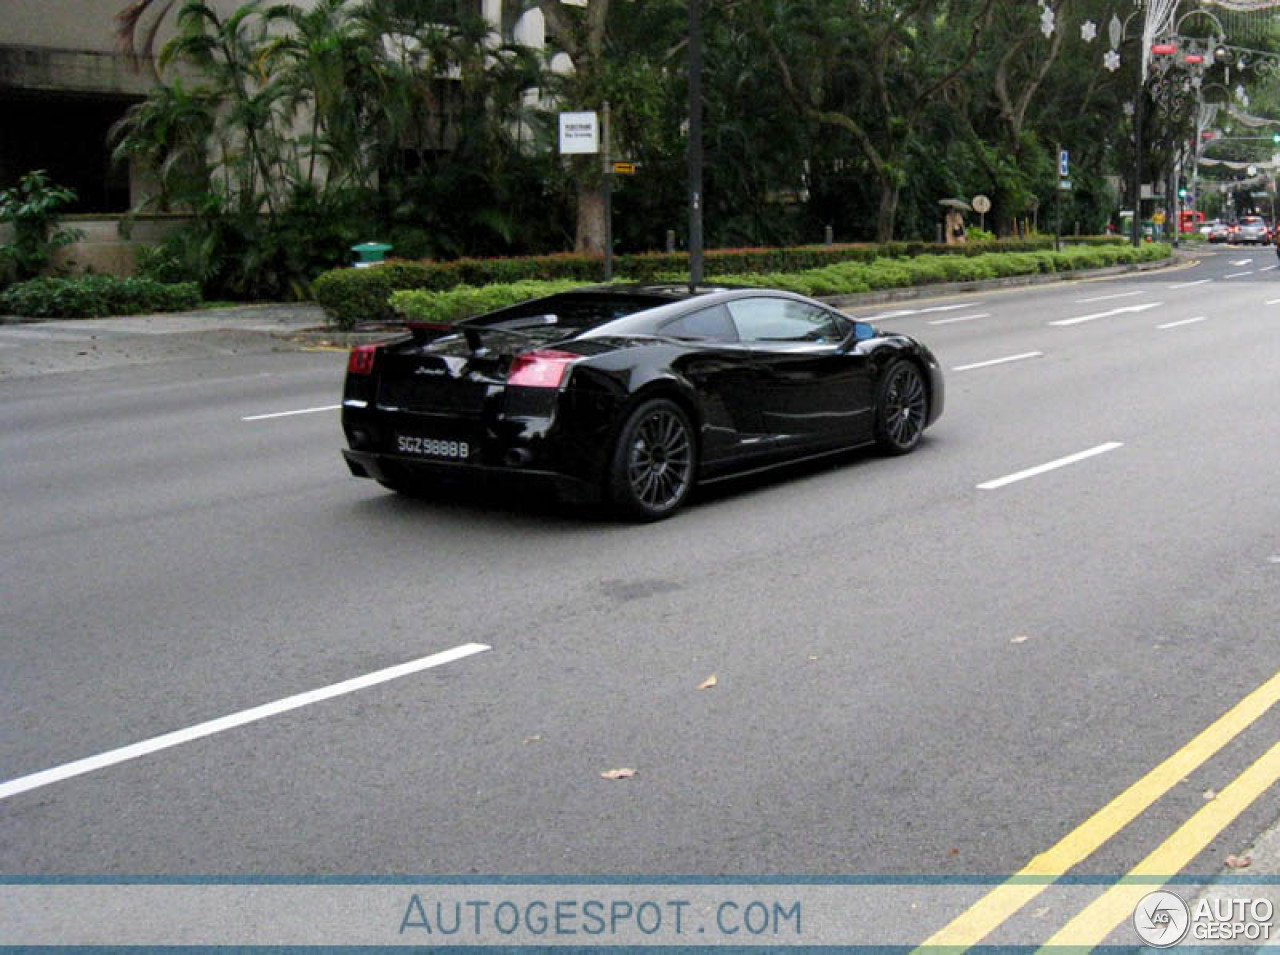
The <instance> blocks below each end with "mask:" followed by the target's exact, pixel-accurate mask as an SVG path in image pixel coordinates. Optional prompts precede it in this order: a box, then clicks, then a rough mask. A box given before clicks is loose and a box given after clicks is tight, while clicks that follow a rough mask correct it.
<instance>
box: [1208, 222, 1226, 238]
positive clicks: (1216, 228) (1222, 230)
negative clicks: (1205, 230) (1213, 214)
mask: <svg viewBox="0 0 1280 955" xmlns="http://www.w3.org/2000/svg"><path fill="white" fill-rule="evenodd" d="M1230 238H1231V226H1229V225H1227V224H1226V223H1225V222H1215V223H1214V224H1213V225H1212V226H1211V227H1210V229H1209V241H1210V242H1227V241H1229V240H1230Z"/></svg>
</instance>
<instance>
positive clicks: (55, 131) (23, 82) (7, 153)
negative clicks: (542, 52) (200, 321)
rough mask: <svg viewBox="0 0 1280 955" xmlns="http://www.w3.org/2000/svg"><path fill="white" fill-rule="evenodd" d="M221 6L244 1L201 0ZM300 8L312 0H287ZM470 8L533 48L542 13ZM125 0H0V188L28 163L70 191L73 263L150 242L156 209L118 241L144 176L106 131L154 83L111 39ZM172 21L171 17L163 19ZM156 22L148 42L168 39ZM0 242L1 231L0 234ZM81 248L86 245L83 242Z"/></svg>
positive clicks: (122, 256)
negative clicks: (80, 234)
mask: <svg viewBox="0 0 1280 955" xmlns="http://www.w3.org/2000/svg"><path fill="white" fill-rule="evenodd" d="M205 2H206V3H207V4H208V5H209V6H211V7H213V8H214V9H215V10H217V11H218V12H219V13H220V14H223V15H225V14H229V13H231V12H232V11H234V10H235V9H237V8H238V7H239V6H240V5H241V3H242V2H243V0H205ZM295 2H296V3H297V4H298V5H299V6H304V7H305V6H308V5H309V4H310V3H311V2H313V0H295ZM455 2H456V3H457V6H458V7H459V8H461V9H462V10H465V11H467V12H474V13H479V14H481V15H483V16H484V18H485V19H486V20H487V21H488V22H489V23H490V24H491V25H492V26H493V29H494V34H495V36H500V37H502V38H503V39H504V40H507V41H512V40H514V41H515V42H519V43H524V44H528V45H534V46H539V47H540V46H542V45H543V42H544V30H543V22H542V15H541V14H540V13H539V12H538V11H537V10H533V11H531V12H528V13H525V14H523V15H520V14H519V11H518V9H517V6H516V5H515V4H514V3H512V2H511V0H455ZM127 5H128V0H0V117H3V124H2V125H0V189H3V188H7V187H9V186H12V185H14V184H15V183H16V182H17V180H18V178H19V177H20V176H21V175H23V174H24V173H26V172H29V171H30V170H33V169H44V170H47V171H48V172H49V174H50V176H51V177H52V179H53V180H54V181H55V182H57V183H58V184H60V185H65V186H71V187H72V188H74V189H75V190H76V193H77V195H78V197H79V198H78V201H77V203H76V205H75V206H74V207H73V208H72V210H71V211H72V212H73V213H75V214H76V221H75V222H74V223H73V224H74V225H76V226H77V227H79V228H81V229H83V230H85V231H86V232H88V233H89V240H88V242H87V244H86V243H82V244H81V246H80V248H78V249H75V250H73V252H72V256H73V257H74V258H75V259H76V262H77V264H79V265H86V264H88V265H93V266H94V267H97V268H100V269H103V270H109V271H116V272H119V271H124V270H127V268H128V267H129V265H130V263H131V252H130V250H129V248H128V246H129V245H130V244H131V243H132V242H137V241H139V240H141V241H154V239H155V237H156V236H157V235H159V234H160V233H161V232H162V231H163V229H164V227H165V225H166V220H165V219H164V218H163V217H148V218H144V219H142V220H139V221H138V222H137V223H136V226H137V229H138V231H137V232H136V233H135V234H134V235H132V236H131V242H125V241H124V240H123V239H122V238H121V237H120V236H119V234H118V231H117V229H116V225H117V224H118V219H119V216H121V215H122V214H123V213H125V212H127V211H128V210H129V209H131V208H133V207H134V206H135V205H136V204H137V203H138V202H139V201H140V200H141V199H143V198H145V196H146V195H147V192H148V188H149V187H148V181H147V178H146V176H145V175H144V174H143V173H142V172H141V171H139V170H131V169H128V168H121V167H120V166H118V165H116V164H113V163H112V161H111V148H110V145H109V143H108V131H109V130H110V128H111V126H112V125H113V124H114V123H116V122H117V121H119V120H120V118H121V117H122V116H123V115H124V113H125V111H126V110H127V109H128V108H129V107H130V106H131V105H132V104H134V103H137V102H139V101H140V100H142V99H143V98H144V97H145V96H146V94H147V91H148V90H149V89H150V88H151V86H152V85H153V83H154V77H153V74H152V72H151V69H150V68H149V67H148V66H145V65H144V66H142V67H141V68H136V67H135V66H134V65H132V64H130V63H129V62H128V60H127V58H126V57H125V55H124V54H123V52H122V51H121V50H120V48H119V46H118V44H117V41H116V28H117V19H116V18H117V16H118V15H119V13H120V12H121V10H122V9H124V8H125V7H126V6H127ZM170 19H172V17H170ZM172 35H173V29H172V24H171V23H166V24H164V25H163V27H162V29H161V31H160V33H159V35H158V38H157V44H156V48H157V49H160V48H162V47H163V45H164V43H165V41H166V40H167V39H169V38H170V37H172ZM0 241H4V237H3V236H0ZM87 246H92V247H93V248H89V247H87Z"/></svg>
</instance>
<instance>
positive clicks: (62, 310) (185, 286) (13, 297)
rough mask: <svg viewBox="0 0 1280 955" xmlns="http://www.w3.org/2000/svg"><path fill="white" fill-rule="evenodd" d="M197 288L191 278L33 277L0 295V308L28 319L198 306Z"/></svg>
mask: <svg viewBox="0 0 1280 955" xmlns="http://www.w3.org/2000/svg"><path fill="white" fill-rule="evenodd" d="M199 304H200V289H199V287H198V286H197V285H195V284H194V283H191V282H186V283H182V284H179V285H166V284H164V283H161V282H155V281H152V280H151V279H139V278H132V279H121V278H116V277H115V276H111V275H81V276H77V277H75V278H48V277H46V278H36V279H31V280H29V281H26V282H20V283H18V284H16V285H13V286H10V287H9V288H8V289H7V290H5V291H4V292H3V293H0V312H3V313H5V314H11V315H24V316H27V317H29V318H101V317H103V316H107V315H137V314H149V313H151V312H175V311H184V310H186V309H192V308H196V307H197V306H198V305H199Z"/></svg>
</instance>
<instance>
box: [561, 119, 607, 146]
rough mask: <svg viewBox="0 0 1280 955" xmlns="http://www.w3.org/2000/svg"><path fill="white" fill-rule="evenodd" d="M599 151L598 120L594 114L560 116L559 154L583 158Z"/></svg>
mask: <svg viewBox="0 0 1280 955" xmlns="http://www.w3.org/2000/svg"><path fill="white" fill-rule="evenodd" d="M599 151H600V120H599V117H597V116H596V114H595V113H561V114H560V153H561V154H562V155H565V156H585V155H592V154H595V153H598V152H599Z"/></svg>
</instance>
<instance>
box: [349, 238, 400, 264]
mask: <svg viewBox="0 0 1280 955" xmlns="http://www.w3.org/2000/svg"><path fill="white" fill-rule="evenodd" d="M391 248H392V247H391V246H389V245H387V243H385V242H361V243H360V244H359V245H353V246H352V247H351V251H352V252H354V253H355V254H356V260H355V262H353V263H352V265H354V266H355V267H356V268H358V269H367V268H371V267H372V266H375V265H381V264H382V263H383V262H385V261H386V258H387V253H388V252H390V251H391Z"/></svg>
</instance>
